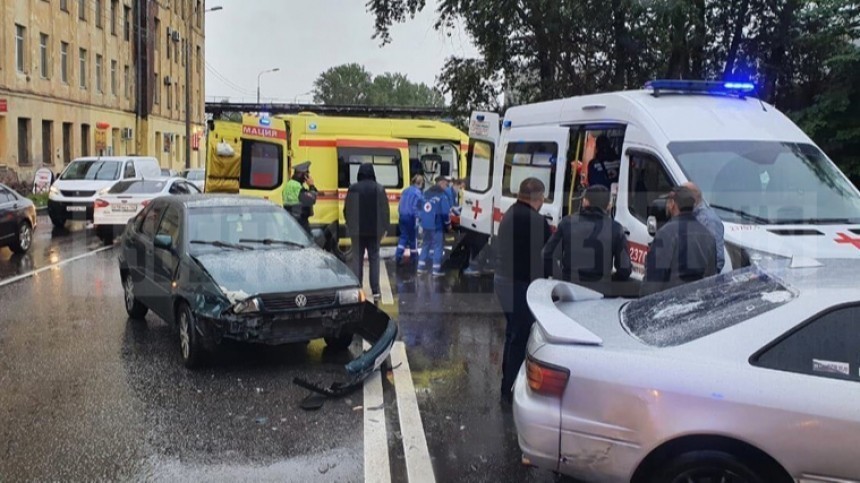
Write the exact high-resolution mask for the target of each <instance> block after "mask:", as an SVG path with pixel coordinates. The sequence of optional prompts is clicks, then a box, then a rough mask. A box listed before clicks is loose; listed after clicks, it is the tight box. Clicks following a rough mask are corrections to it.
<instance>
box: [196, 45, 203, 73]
mask: <svg viewBox="0 0 860 483" xmlns="http://www.w3.org/2000/svg"><path fill="white" fill-rule="evenodd" d="M195 60H196V62H197V72H200V64H202V63H203V55H202V54H201V51H200V46H199V45H198V46H197V58H196V59H195Z"/></svg>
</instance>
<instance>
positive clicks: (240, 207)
mask: <svg viewBox="0 0 860 483" xmlns="http://www.w3.org/2000/svg"><path fill="white" fill-rule="evenodd" d="M120 245H121V247H120V249H121V251H120V255H119V269H120V276H121V280H122V285H123V291H124V295H125V307H126V310H127V312H128V314H129V316H130V317H131V318H133V319H140V318H143V317H144V316H145V315H146V314H147V312H149V311H150V310H151V311H152V312H154V313H155V314H156V315H158V316H159V317H161V318H162V319H164V320H165V321H166V322H167V323H168V324H170V325H172V326H173V327H174V328H175V329H176V331H177V333H178V335H179V346H180V349H181V355H182V360H183V362H184V363H185V365H186V366H188V367H194V366H196V365H198V364H199V363H200V362H201V361H202V359H203V358H204V356H205V354H206V353H207V352H211V351H214V350H216V348H217V346H218V344H219V343H220V342H221V341H223V340H224V339H232V340H237V341H243V342H250V343H262V344H287V343H292V342H303V341H309V340H311V339H316V338H321V337H323V338H325V341H326V344H327V345H328V346H330V347H332V348H334V349H338V350H343V349H346V348H348V347H349V345H350V344H351V343H352V340H353V335H354V334H356V333H358V334H360V335H362V336H363V337H365V338H367V339H368V340H371V341H375V342H377V344H380V345H381V347H376V346H374V350H373V352H374V354H376V355H377V356H378V355H379V354H382V353H386V354H387V350H386V349H390V344H392V343H393V339H394V337H395V334H396V328H395V329H394V330H393V331H392V330H389V329H391V327H389V325H392V324H393V321H389V320H386V321H385V323H379V318H380V312H381V311H378V310H377V309H376V307H375V306H373V305H372V304H369V303H367V302H366V301H365V294H364V292H363V291H362V290H361V288H360V285H359V282H358V280H357V279H356V277H355V275H353V273H352V272H351V271H350V270H349V269H348V268H347V267H346V265H344V264H343V263H342V262H341V261H340V260H338V259H337V258H336V257H335V256H334V255H332V254H330V253H328V252H325V251H323V250H322V249H320V248H319V247H317V246H316V245H315V244H314V242H313V240H312V239H311V238H310V236H309V235H308V234H307V233H306V232H305V231H304V230H303V229H302V228H301V226H299V224H298V223H297V222H296V221H295V220H294V219H293V218H292V217H291V216H290V215H289V214H288V213H287V212H286V211H284V209H283V208H282V207H280V206H277V205H274V204H272V203H270V202H268V201H266V200H261V199H257V198H245V197H239V196H203V195H193V196H170V197H162V198H156V199H155V200H153V201H152V202H151V203H150V204H149V205H148V206H147V207H146V209H145V210H143V211H142V212H141V213H140V214H139V215H138V216H136V217H135V218H133V219H132V220H130V221H129V223H128V225H127V226H126V229H125V232H124V234H123V236H122V238H121V241H120ZM365 320H372V321H373V322H372V323H365ZM383 339H384V340H383ZM389 339H390V340H389ZM386 346H388V347H386ZM377 358H378V357H377ZM375 359H376V358H375ZM371 365H373V366H378V364H372V363H371ZM372 368H375V367H372ZM372 368H366V367H357V368H354V369H355V370H356V371H358V372H363V371H365V370H367V369H372Z"/></svg>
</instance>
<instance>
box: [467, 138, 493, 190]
mask: <svg viewBox="0 0 860 483" xmlns="http://www.w3.org/2000/svg"><path fill="white" fill-rule="evenodd" d="M493 152H494V149H493V145H492V144H490V143H488V142H486V141H471V146H470V149H469V164H468V170H469V173H468V174H467V175H466V176H467V178H468V179H469V186H468V189H469V191H473V192H476V193H486V192H487V191H489V190H490V186H491V185H492V179H493Z"/></svg>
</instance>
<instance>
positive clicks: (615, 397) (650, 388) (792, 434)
mask: <svg viewBox="0 0 860 483" xmlns="http://www.w3.org/2000/svg"><path fill="white" fill-rule="evenodd" d="M857 273H860V261H857V260H824V261H816V260H808V259H807V260H794V261H780V262H768V263H766V264H763V265H760V266H757V267H749V268H746V269H743V270H738V271H735V272H730V273H726V274H723V275H719V276H717V277H712V278H709V279H705V280H702V281H699V282H696V283H692V284H689V285H685V286H682V287H678V288H676V289H673V290H668V291H665V292H662V293H659V294H655V295H652V296H649V297H645V298H641V299H638V300H633V301H630V300H625V299H604V298H602V296H601V295H600V294H599V293H597V292H593V291H591V290H588V289H586V288H583V287H580V286H577V285H573V284H569V283H564V282H558V281H550V280H539V281H536V282H535V283H533V284H532V286H531V287H530V288H529V293H528V301H529V306H530V308H531V310H532V312H533V313H534V316H535V318H536V319H537V323H536V324H535V325H534V327H533V329H532V334H531V339H530V340H529V346H528V357H527V360H526V363H525V364H524V365H523V367H522V368H521V370H520V374H519V376H518V378H517V381H516V384H515V386H514V419H515V422H516V426H517V432H518V436H519V444H520V448H521V449H522V451H523V458H524V461H525V462H526V463H528V464H531V465H535V466H538V467H542V468H547V469H550V470H553V471H557V472H560V473H563V474H565V475H570V476H573V477H575V478H578V479H583V480H587V481H613V482H614V481H617V482H622V481H623V482H629V481H634V482H652V481H654V482H720V481H723V482H751V483H766V482H789V481H808V482H812V481H816V482H847V481H860V284H858V282H857Z"/></svg>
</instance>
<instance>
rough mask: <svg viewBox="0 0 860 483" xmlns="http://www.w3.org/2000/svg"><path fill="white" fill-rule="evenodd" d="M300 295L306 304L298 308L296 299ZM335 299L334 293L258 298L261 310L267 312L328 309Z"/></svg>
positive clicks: (279, 295) (295, 293) (272, 295)
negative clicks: (261, 303)
mask: <svg viewBox="0 0 860 483" xmlns="http://www.w3.org/2000/svg"><path fill="white" fill-rule="evenodd" d="M302 295H303V296H304V297H305V299H307V303H306V304H305V305H304V306H303V307H299V305H298V303H297V299H298V298H299V296H302ZM336 298H337V293H336V292H310V293H303V292H292V293H273V294H265V295H261V296H260V299H261V300H262V302H263V308H264V309H265V310H267V311H269V312H278V311H281V310H295V309H314V308H323V307H330V306H332V305H334V302H335V299H336Z"/></svg>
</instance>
